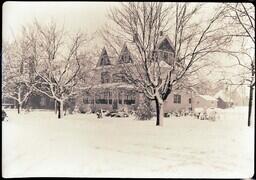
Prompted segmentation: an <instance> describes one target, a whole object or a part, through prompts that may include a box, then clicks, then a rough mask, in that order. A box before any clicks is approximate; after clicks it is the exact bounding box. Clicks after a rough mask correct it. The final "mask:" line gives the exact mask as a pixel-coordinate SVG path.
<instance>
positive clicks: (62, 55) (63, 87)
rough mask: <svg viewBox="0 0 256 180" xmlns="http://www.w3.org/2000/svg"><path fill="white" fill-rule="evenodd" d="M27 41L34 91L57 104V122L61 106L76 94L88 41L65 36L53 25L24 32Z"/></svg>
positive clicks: (84, 38) (77, 37)
mask: <svg viewBox="0 0 256 180" xmlns="http://www.w3.org/2000/svg"><path fill="white" fill-rule="evenodd" d="M26 38H27V39H28V40H29V42H30V47H31V48H30V58H31V59H32V61H33V62H34V69H33V70H34V74H35V86H34V88H35V90H36V91H38V92H41V93H43V94H45V95H47V96H48V97H50V98H52V99H55V100H56V102H57V104H58V118H62V117H63V106H64V102H65V101H66V100H68V98H70V97H72V96H74V95H75V94H76V85H77V84H78V82H79V81H80V78H81V76H80V73H81V72H82V71H81V69H83V68H82V66H81V61H86V55H85V54H84V52H85V46H84V45H85V43H86V42H87V40H88V39H87V38H86V36H85V35H84V34H82V33H76V34H75V35H73V36H71V35H67V34H65V32H64V30H63V28H58V27H57V25H56V23H51V24H50V25H48V26H42V25H40V24H39V23H38V22H35V23H34V24H33V25H32V26H31V27H29V28H27V31H26ZM83 48H84V49H83ZM83 70H85V69H83Z"/></svg>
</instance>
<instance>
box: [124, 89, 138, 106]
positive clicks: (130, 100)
mask: <svg viewBox="0 0 256 180" xmlns="http://www.w3.org/2000/svg"><path fill="white" fill-rule="evenodd" d="M135 96H136V94H135V92H128V93H127V94H126V95H125V96H124V104H127V105H131V104H135Z"/></svg>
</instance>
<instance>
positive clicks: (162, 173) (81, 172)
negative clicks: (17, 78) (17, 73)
mask: <svg viewBox="0 0 256 180" xmlns="http://www.w3.org/2000/svg"><path fill="white" fill-rule="evenodd" d="M7 113H8V114H9V121H8V122H2V126H3V127H2V128H3V134H2V135H3V160H2V161H3V176H4V177H24V176H25V177H31V176H37V177H38V176H41V177H44V176H59V177H60V176H65V177H66V176H68V177H85V176H86V177H91V176H93V177H183V178H186V177H215V178H217V177H229V178H232V177H240V178H248V177H250V176H252V174H253V163H254V162H253V159H254V157H253V152H254V151H253V142H254V139H253V137H254V136H253V133H254V129H253V128H252V127H251V128H248V127H246V125H247V123H246V110H245V109H242V108H240V109H230V110H226V111H225V113H222V116H221V117H220V119H219V120H217V121H215V122H211V121H200V120H197V119H193V118H191V117H186V118H177V117H171V118H166V119H165V121H164V127H156V126H155V125H154V124H155V121H154V120H151V121H135V120H133V119H132V118H104V119H101V120H99V119H96V117H95V115H84V114H75V115H69V116H66V117H64V119H61V120H58V119H56V118H55V115H54V113H53V112H44V111H36V112H31V113H27V114H21V115H20V116H17V115H16V114H15V113H16V112H12V111H10V112H8V111H7Z"/></svg>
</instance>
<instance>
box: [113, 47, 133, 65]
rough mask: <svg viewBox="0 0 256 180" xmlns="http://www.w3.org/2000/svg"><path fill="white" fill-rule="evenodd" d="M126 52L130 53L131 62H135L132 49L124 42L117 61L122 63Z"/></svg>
mask: <svg viewBox="0 0 256 180" xmlns="http://www.w3.org/2000/svg"><path fill="white" fill-rule="evenodd" d="M124 53H128V54H129V55H130V58H131V62H133V56H132V54H131V52H130V50H129V49H128V47H127V44H126V43H124V45H123V47H122V49H121V52H120V54H119V56H118V59H117V62H116V63H121V62H122V60H121V58H122V56H123V55H124Z"/></svg>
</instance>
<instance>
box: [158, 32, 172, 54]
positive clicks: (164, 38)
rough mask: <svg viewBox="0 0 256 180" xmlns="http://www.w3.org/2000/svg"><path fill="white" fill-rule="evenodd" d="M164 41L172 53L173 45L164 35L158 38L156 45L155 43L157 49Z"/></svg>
mask: <svg viewBox="0 0 256 180" xmlns="http://www.w3.org/2000/svg"><path fill="white" fill-rule="evenodd" d="M165 40H166V41H167V42H168V43H169V45H170V46H171V49H172V51H173V52H174V45H173V43H172V41H171V39H170V38H169V36H168V35H164V36H162V37H160V38H159V40H158V43H157V48H159V47H160V46H161V44H162V43H163V42H164V41H165Z"/></svg>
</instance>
